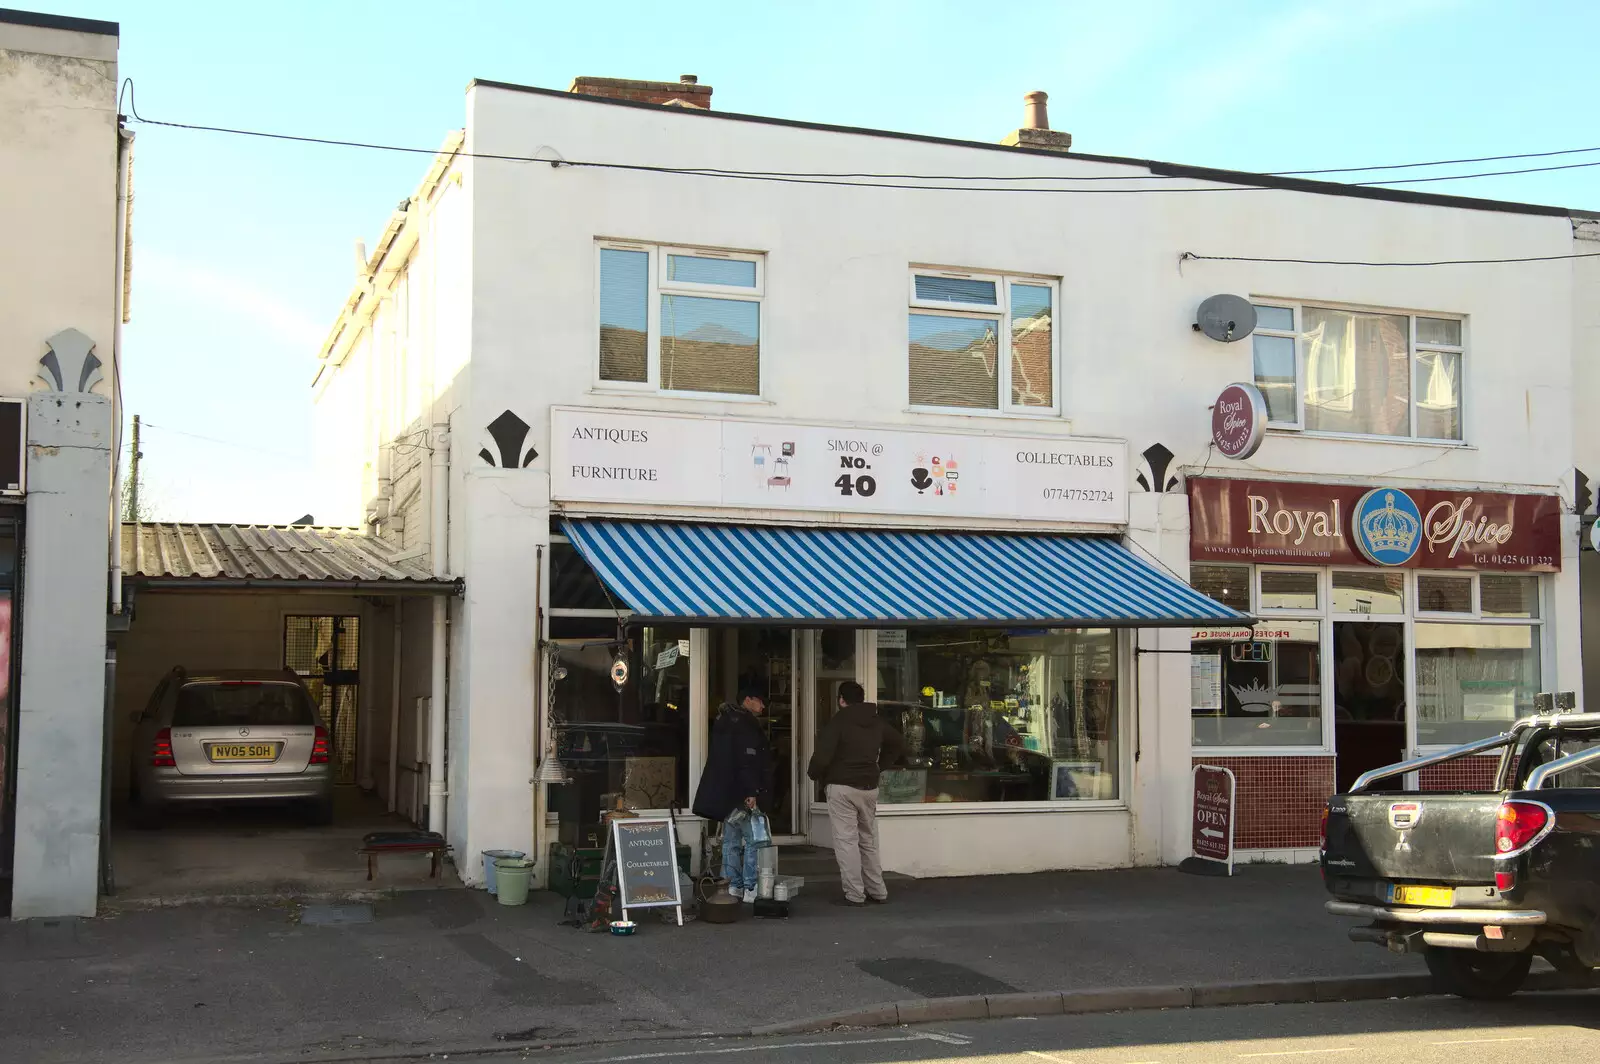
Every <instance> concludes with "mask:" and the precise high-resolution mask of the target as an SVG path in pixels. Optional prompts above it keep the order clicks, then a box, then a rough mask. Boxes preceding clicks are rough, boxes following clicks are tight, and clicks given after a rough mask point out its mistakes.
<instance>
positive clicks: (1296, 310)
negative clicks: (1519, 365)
mask: <svg viewBox="0 0 1600 1064" xmlns="http://www.w3.org/2000/svg"><path fill="white" fill-rule="evenodd" d="M1250 302H1251V304H1252V305H1254V306H1257V307H1275V308H1278V309H1281V310H1287V311H1289V312H1290V313H1292V314H1293V315H1294V329H1293V330H1291V331H1287V332H1286V331H1284V330H1282V329H1263V328H1260V327H1257V328H1256V330H1255V332H1256V333H1259V334H1261V335H1262V336H1281V337H1286V338H1288V339H1291V340H1293V341H1294V411H1295V415H1294V417H1295V419H1294V420H1293V421H1268V422H1267V427H1268V428H1269V429H1273V430H1277V431H1283V432H1298V433H1302V434H1304V435H1306V436H1312V437H1329V438H1333V439H1341V440H1375V441H1379V442H1383V443H1396V442H1399V443H1423V444H1427V445H1429V446H1438V447H1465V446H1467V445H1468V440H1469V439H1470V438H1471V436H1470V432H1469V426H1468V424H1467V316H1466V315H1465V314H1446V313H1439V312H1435V311H1422V310H1401V309H1398V308H1395V307H1373V306H1356V305H1350V304H1346V303H1335V302H1329V301H1316V300H1311V301H1293V300H1284V299H1273V298H1271V297H1267V296H1262V297H1259V298H1257V297H1251V299H1250ZM1306 307H1314V308H1316V309H1318V310H1339V311H1347V312H1349V313H1354V314H1389V315H1403V316H1404V317H1405V318H1406V321H1407V346H1408V348H1409V351H1408V355H1407V359H1406V363H1407V370H1406V374H1407V376H1406V381H1407V388H1408V390H1409V394H1410V397H1411V398H1410V402H1409V404H1408V413H1409V420H1408V423H1407V428H1406V432H1407V434H1406V435H1404V436H1380V435H1377V434H1376V433H1370V432H1333V431H1329V430H1326V429H1318V430H1315V431H1312V430H1308V429H1307V428H1306V427H1305V423H1306V345H1305V341H1304V332H1305V322H1304V316H1303V314H1302V311H1303V310H1304V308H1306ZM1418 318H1438V319H1440V320H1443V321H1455V322H1460V323H1461V343H1460V344H1457V345H1450V344H1424V343H1419V342H1418V340H1417V319H1418ZM1419 351H1422V352H1427V351H1440V352H1445V353H1448V354H1454V355H1455V356H1456V357H1457V359H1458V360H1459V365H1460V379H1459V380H1458V381H1457V382H1456V384H1457V388H1458V389H1459V393H1460V394H1459V404H1460V405H1459V411H1458V414H1459V419H1460V422H1461V438H1460V439H1458V440H1452V439H1446V438H1442V437H1434V436H1418V435H1417V354H1418V352H1419ZM1250 378H1251V380H1254V379H1255V357H1254V352H1253V351H1252V353H1251V364H1250Z"/></svg>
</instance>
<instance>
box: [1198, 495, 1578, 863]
mask: <svg viewBox="0 0 1600 1064" xmlns="http://www.w3.org/2000/svg"><path fill="white" fill-rule="evenodd" d="M1188 493H1189V501H1190V512H1191V526H1190V527H1191V562H1190V581H1191V583H1192V584H1193V585H1194V586H1195V588H1196V589H1198V590H1202V591H1204V592H1205V593H1206V594H1207V595H1210V596H1211V597H1212V598H1214V599H1216V600H1217V601H1218V602H1224V603H1228V604H1231V605H1234V606H1235V607H1236V608H1238V609H1240V610H1241V611H1244V612H1248V613H1250V614H1252V615H1253V616H1254V617H1256V618H1257V622H1256V624H1255V625H1254V626H1252V627H1246V628H1235V629H1227V628H1209V629H1196V630H1195V631H1194V632H1192V633H1191V636H1192V643H1191V648H1190V670H1191V673H1190V675H1191V696H1190V697H1191V702H1192V703H1193V706H1192V710H1193V712H1192V718H1193V719H1192V723H1193V743H1194V758H1195V763H1196V764H1208V765H1221V766H1225V767H1227V768H1229V769H1231V770H1232V771H1233V772H1234V774H1235V777H1236V778H1237V780H1238V781H1239V782H1238V786H1239V793H1240V798H1239V802H1240V809H1239V823H1238V825H1237V827H1236V833H1237V845H1238V846H1239V847H1240V849H1242V850H1245V851H1269V852H1271V854H1272V856H1275V857H1280V858H1286V859H1296V858H1298V859H1302V860H1303V859H1308V858H1309V856H1310V855H1311V854H1314V852H1315V847H1316V845H1317V842H1318V830H1319V822H1320V816H1321V811H1322V807H1323V802H1324V800H1325V799H1326V798H1327V796H1328V795H1330V794H1333V793H1335V792H1338V791H1343V790H1346V789H1348V788H1349V786H1350V785H1351V784H1352V783H1353V782H1354V781H1355V779H1356V777H1358V776H1359V775H1361V774H1362V773H1363V772H1366V771H1368V770H1371V769H1374V768H1379V767H1381V766H1384V765H1390V764H1394V763H1396V762H1399V761H1402V760H1406V759H1407V758H1410V757H1414V756H1417V755H1419V754H1424V753H1430V752H1435V751H1438V750H1441V749H1444V748H1447V747H1450V746H1455V745H1459V744H1461V743H1466V742H1470V741H1472V740H1475V739H1480V738H1485V737H1488V736H1491V735H1495V734H1497V733H1499V732H1501V731H1504V730H1506V729H1507V728H1508V727H1509V726H1510V725H1511V724H1512V722H1514V721H1515V720H1516V719H1517V718H1518V717H1521V716H1526V715H1528V714H1530V713H1532V712H1534V711H1535V702H1536V696H1537V695H1538V694H1540V693H1545V692H1550V691H1552V690H1554V689H1556V688H1557V687H1558V685H1559V683H1560V677H1563V676H1565V677H1567V678H1568V680H1567V683H1569V684H1570V683H1571V682H1572V681H1571V678H1572V677H1575V676H1576V675H1577V666H1576V665H1575V663H1574V661H1573V655H1575V654H1580V653H1581V652H1580V650H1579V646H1580V640H1579V638H1578V630H1577V605H1578V587H1577V579H1578V577H1577V564H1576V563H1577V546H1578V545H1577V542H1576V538H1575V537H1574V536H1571V535H1568V536H1565V537H1564V536H1563V503H1562V500H1561V498H1560V497H1559V496H1558V495H1556V494H1553V493H1552V494H1514V493H1506V492H1495V491H1490V490H1482V489H1463V488H1442V487H1439V486H1436V485H1427V486H1417V485H1415V484H1413V485H1404V484H1399V483H1391V484H1385V485H1381V486H1373V485H1363V484H1353V483H1345V482H1324V483H1311V482H1303V481H1294V480H1244V479H1232V478H1225V477H1211V476H1207V477H1193V478H1191V479H1190V480H1189V482H1188ZM1569 531H1570V530H1569ZM1563 561H1565V563H1566V565H1565V567H1563ZM1497 764H1498V758H1497V757H1479V758H1472V759H1468V760H1466V761H1456V762H1451V763H1450V764H1448V765H1443V766H1437V767H1435V768H1431V769H1425V770H1423V771H1422V772H1421V773H1420V774H1419V779H1418V780H1417V783H1418V785H1420V786H1422V787H1425V788H1427V789H1436V790H1446V789H1459V788H1472V787H1482V786H1487V785H1488V784H1489V783H1490V782H1491V780H1492V779H1493V773H1494V770H1495V767H1496V766H1497Z"/></svg>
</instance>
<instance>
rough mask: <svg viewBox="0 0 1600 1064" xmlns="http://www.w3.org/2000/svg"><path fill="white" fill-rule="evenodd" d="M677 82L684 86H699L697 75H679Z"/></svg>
mask: <svg viewBox="0 0 1600 1064" xmlns="http://www.w3.org/2000/svg"><path fill="white" fill-rule="evenodd" d="M678 81H680V82H681V83H683V84H684V85H698V84H700V77H699V75H697V74H679V75H678Z"/></svg>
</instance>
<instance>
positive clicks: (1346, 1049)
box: [1239, 1046, 1356, 1058]
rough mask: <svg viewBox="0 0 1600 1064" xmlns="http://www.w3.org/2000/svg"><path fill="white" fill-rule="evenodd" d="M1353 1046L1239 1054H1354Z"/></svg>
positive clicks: (1245, 1055)
mask: <svg viewBox="0 0 1600 1064" xmlns="http://www.w3.org/2000/svg"><path fill="white" fill-rule="evenodd" d="M1355 1051H1356V1047H1355V1046H1341V1047H1340V1048H1338V1049H1281V1050H1279V1051H1278V1052H1276V1053H1240V1054H1239V1056H1240V1057H1241V1058H1243V1057H1306V1056H1310V1055H1311V1054H1313V1053H1354V1052H1355Z"/></svg>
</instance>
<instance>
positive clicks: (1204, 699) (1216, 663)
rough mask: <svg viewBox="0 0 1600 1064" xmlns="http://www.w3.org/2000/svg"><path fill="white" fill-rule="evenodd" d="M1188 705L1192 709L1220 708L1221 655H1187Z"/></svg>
mask: <svg viewBox="0 0 1600 1064" xmlns="http://www.w3.org/2000/svg"><path fill="white" fill-rule="evenodd" d="M1189 705H1190V706H1191V707H1192V708H1194V709H1221V708H1222V655H1221V654H1199V653H1196V654H1190V655H1189Z"/></svg>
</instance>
